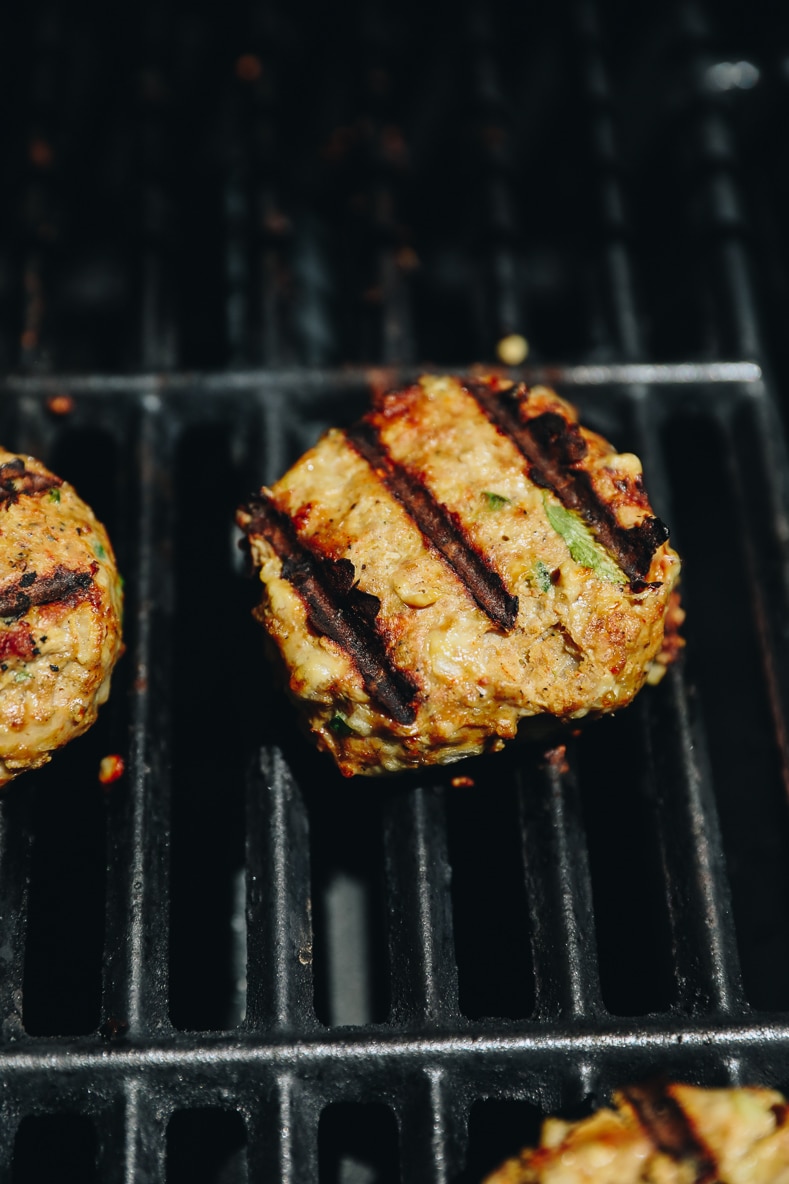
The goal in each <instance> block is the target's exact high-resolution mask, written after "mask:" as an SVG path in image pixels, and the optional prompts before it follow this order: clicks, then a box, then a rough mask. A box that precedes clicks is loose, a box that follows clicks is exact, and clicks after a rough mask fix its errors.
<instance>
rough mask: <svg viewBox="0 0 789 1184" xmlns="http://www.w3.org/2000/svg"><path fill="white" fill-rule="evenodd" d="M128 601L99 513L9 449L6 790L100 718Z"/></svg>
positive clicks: (1, 650)
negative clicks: (124, 596) (122, 614)
mask: <svg viewBox="0 0 789 1184" xmlns="http://www.w3.org/2000/svg"><path fill="white" fill-rule="evenodd" d="M122 600H123V594H122V591H121V581H120V577H119V575H118V571H117V568H116V566H115V557H114V555H113V552H112V546H111V545H110V541H109V539H108V537H107V532H106V531H105V529H104V527H103V526H102V525H101V523H100V522H99V521H98V520H97V519H96V517H95V516H94V514H93V512H92V510H90V508H89V507H88V506H86V505H85V503H84V502H83V501H82V500H81V499H80V498H79V497H78V496H77V494H76V493H75V491H74V489H73V488H72V487H71V486H70V485H68V484H67V483H66V482H65V481H62V480H61V479H60V478H59V477H56V476H54V474H52V473H50V472H49V470H48V469H46V468H45V467H44V465H42V464H41V462H40V461H37V460H35V459H34V458H33V457H30V456H18V455H16V454H15V453H10V452H6V451H4V450H2V449H0V786H2V785H5V784H6V783H7V782H9V781H11V780H12V778H14V777H16V776H17V775H18V774H19V773H21V772H23V771H24V770H25V769H35V768H38V766H39V765H43V764H46V762H47V761H49V760H50V759H51V756H52V752H53V750H54V749H56V748H59V747H60V746H61V745H63V744H65V743H67V741H69V740H72V739H73V738H74V737H75V736H79V735H80V734H81V733H82V732H84V731H85V730H86V729H87V728H88V727H90V725H91V724H92V723H93V722H94V720H95V719H96V714H97V711H98V708H99V706H100V704H102V703H104V702H105V700H106V699H107V696H108V694H109V689H110V675H111V673H112V669H113V666H114V665H115V662H116V661H117V659H118V656H119V654H120V652H121V648H122V647H121V631H120V630H121V607H122Z"/></svg>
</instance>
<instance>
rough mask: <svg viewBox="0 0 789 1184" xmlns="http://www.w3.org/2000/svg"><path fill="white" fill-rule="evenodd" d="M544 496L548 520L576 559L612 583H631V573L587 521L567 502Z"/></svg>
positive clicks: (599, 576) (582, 565)
mask: <svg viewBox="0 0 789 1184" xmlns="http://www.w3.org/2000/svg"><path fill="white" fill-rule="evenodd" d="M542 500H543V504H544V506H545V513H546V514H547V516H548V521H549V522H550V524H551V526H552V527H553V529H554V530H555V531H556V533H557V534H560V535H561V536H562V538H563V539H564V541H565V542H566V543H567V548H568V550H569V552H570V554H571V555H572V557H573V559H574V560H575V562H576V563H580V565H581V567H588V568H589V569H590V570H591V571H593V572H594V573H595V575H596V576H597V577H598V579H601V580H605V582H606V583H608V584H626V583H627V576H625V575H624V574H623V573H622V572H621V571H620V569H619V568H618V567H617V565H616V564H615V563H614V561H613V559H612V558H611V557H610V555H609V554H608V553H607V552H606V551H605V550H604V548H603V547H601V546H600V544H599V543H598V542H597V541H596V539H595V538H594V536H593V534H592V532H591V531H590V529H589V527H588V526H587V525H586V523H585V522H582V521H581V519H580V518H579V517H578V516H577V515H576V514H573V512H572V511H571V510H566V509H565V508H564V506H561V505H556V504H555V503H554V502H550V501H548V498H547V497H546V496H545V494H543V499H542Z"/></svg>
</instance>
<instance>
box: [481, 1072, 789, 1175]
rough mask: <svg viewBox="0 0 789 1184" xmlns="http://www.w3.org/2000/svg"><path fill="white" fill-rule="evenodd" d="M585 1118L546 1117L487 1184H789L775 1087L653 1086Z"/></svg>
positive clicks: (786, 1124)
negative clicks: (537, 1134) (538, 1133)
mask: <svg viewBox="0 0 789 1184" xmlns="http://www.w3.org/2000/svg"><path fill="white" fill-rule="evenodd" d="M614 1102H615V1109H605V1110H599V1111H598V1112H597V1113H596V1114H593V1115H592V1116H591V1118H586V1119H584V1120H583V1121H581V1122H563V1121H562V1120H561V1119H557V1118H550V1119H548V1120H547V1121H546V1122H545V1124H544V1126H543V1130H542V1137H541V1139H540V1146H539V1147H536V1148H528V1149H526V1150H525V1151H522V1152H521V1154H520V1155H518V1156H515V1157H514V1158H513V1159H509V1160H507V1161H506V1163H504V1164H502V1166H501V1167H500V1168H499V1169H498V1170H497V1171H495V1172H494V1173H493V1175H491V1176H488V1178H487V1180H486V1182H485V1184H789V1106H787V1104H786V1100H785V1099H784V1098H783V1097H782V1095H781V1094H779V1093H777V1092H776V1091H775V1090H771V1089H760V1088H743V1089H700V1088H698V1087H696V1086H691V1085H679V1084H675V1083H663V1082H650V1083H648V1084H646V1085H638V1086H629V1087H628V1088H626V1089H623V1090H621V1091H620V1092H619V1093H618V1094H615V1096H614Z"/></svg>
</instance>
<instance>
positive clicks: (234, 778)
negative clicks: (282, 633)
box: [170, 422, 258, 1029]
mask: <svg viewBox="0 0 789 1184" xmlns="http://www.w3.org/2000/svg"><path fill="white" fill-rule="evenodd" d="M175 467H176V481H175V489H176V514H177V534H176V537H177V549H176V553H175V556H174V560H175V586H176V616H177V628H176V630H175V632H174V637H173V655H174V662H175V668H176V669H177V670H178V671H179V680H180V692H179V694H178V696H177V697H176V699H175V700H174V703H173V772H172V864H171V868H172V881H171V885H172V907H171V925H172V931H171V945H170V982H171V1015H172V1018H173V1022H174V1023H175V1024H176V1026H177V1027H180V1028H189V1029H200V1028H202V1029H221V1028H227V1027H232V1026H235V1025H236V1024H238V1023H240V1021H241V1019H242V1018H243V1010H244V984H243V978H244V965H245V960H246V948H245V945H246V942H245V933H244V874H243V867H244V829H245V826H244V784H245V773H246V769H247V766H248V764H249V761H250V758H251V745H252V743H253V741H254V735H255V710H254V708H255V703H254V697H253V696H250V695H243V694H238V693H236V692H235V691H234V690H233V688H238V687H240V686H254V685H255V679H256V676H257V674H258V669H257V666H256V665H253V659H254V657H255V652H254V650H253V649H252V647H250V645H249V636H248V635H249V624H248V615H247V613H248V600H247V593H248V589H247V588H246V586H245V585H244V584H243V583H242V582H241V581H239V580H238V579H237V577H236V576H235V575H234V573H233V570H232V566H231V563H232V550H231V546H230V544H229V539H230V533H231V529H232V521H233V512H234V508H235V506H236V504H237V503H238V502H239V501H240V500H241V498H242V496H243V494H244V492H245V488H246V482H245V480H244V479H243V477H241V476H240V475H239V474H238V473H237V472H236V470H235V468H234V466H233V464H232V461H231V453H230V440H229V439H228V430H227V428H226V426H225V425H224V424H221V423H213V422H212V423H207V424H201V425H199V426H197V427H194V428H191V429H189V430H188V431H186V432H185V433H184V435H183V437H182V439H181V441H180V444H179V447H178V449H177V452H176V466H175ZM198 507H199V512H198V509H197V508H198ZM239 666H241V668H242V671H241V673H239Z"/></svg>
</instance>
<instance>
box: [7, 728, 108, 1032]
mask: <svg viewBox="0 0 789 1184" xmlns="http://www.w3.org/2000/svg"><path fill="white" fill-rule="evenodd" d="M109 722H110V717H109V716H108V715H107V713H104V715H103V716H102V715H100V716H99V720H98V722H97V723H96V725H95V726H94V727H93V728H92V729H91V731H90V732H89V733H88V734H87V735H85V736H83V737H81V738H80V739H79V740H77V741H75V742H74V743H73V744H71V745H69V746H68V747H67V748H65V749H64V750H63V751H62V752H59V753H58V754H57V759H56V760H55V761H53V763H52V764H51V765H48V766H47V767H46V768H44V769H41V770H38V771H36V772H35V773H28V774H25V778H26V782H27V783H26V785H25V786H24V792H25V793H27V794H30V795H31V798H32V803H33V804H32V809H31V817H32V823H31V829H32V834H33V844H32V857H31V865H30V869H31V870H30V891H29V906H28V909H29V911H28V925H27V934H26V939H25V955H24V977H23V1004H22V1019H23V1023H24V1026H25V1029H26V1030H27V1031H28V1032H29V1033H31V1034H32V1035H36V1036H54V1035H78V1034H81V1033H86V1032H91V1031H94V1030H95V1029H96V1028H97V1027H98V1025H99V1022H100V1021H99V1012H100V1005H101V963H102V950H103V940H104V891H105V862H104V852H105V829H106V826H105V810H104V801H103V793H102V788H101V786H100V784H99V781H98V768H99V762H100V760H101V758H102V756H104V755H105V754H106V753H107V752H108V751H112V750H113V749H112V748H111V747H110V743H109V742H108V735H109V734H110V733H109Z"/></svg>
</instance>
